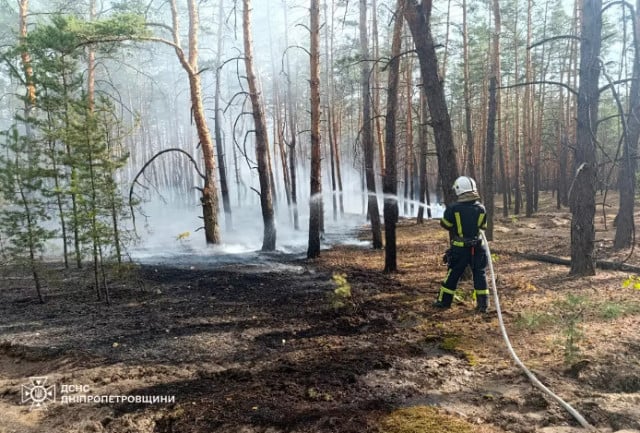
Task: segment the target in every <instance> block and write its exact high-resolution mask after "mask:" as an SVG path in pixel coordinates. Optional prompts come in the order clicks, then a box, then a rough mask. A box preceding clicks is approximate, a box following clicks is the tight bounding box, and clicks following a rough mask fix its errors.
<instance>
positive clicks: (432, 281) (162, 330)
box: [0, 197, 640, 433]
mask: <svg viewBox="0 0 640 433" xmlns="http://www.w3.org/2000/svg"><path fill="white" fill-rule="evenodd" d="M546 200H547V202H545V201H543V202H542V209H541V211H540V212H539V213H538V214H537V215H536V216H535V217H533V218H522V217H517V218H515V217H513V218H506V219H498V220H497V221H496V229H495V240H494V241H493V242H492V243H491V247H492V249H493V251H492V252H493V258H494V261H495V267H496V273H497V286H498V292H499V294H500V299H501V305H502V308H503V310H504V320H505V323H506V327H507V330H508V332H509V335H510V337H511V342H512V344H513V347H514V348H515V350H516V351H517V353H518V355H519V357H520V359H522V361H523V362H524V363H525V364H526V365H527V366H528V367H529V368H531V369H532V371H533V372H534V373H535V374H536V375H537V376H538V378H539V379H540V380H541V381H542V382H543V383H545V385H547V386H549V387H550V388H551V389H552V390H553V391H554V392H555V393H556V394H558V395H560V396H561V397H562V398H564V399H565V400H566V401H568V402H569V403H570V404H571V405H572V406H573V407H574V408H576V409H577V410H578V411H579V412H580V413H581V414H582V415H583V416H584V417H585V418H586V419H587V420H588V421H589V422H590V423H591V424H593V425H595V426H596V427H597V428H598V430H599V431H603V432H612V431H619V430H623V429H627V430H633V429H636V430H640V334H639V333H638V329H640V291H639V290H634V289H633V288H632V287H623V283H624V281H625V280H627V279H628V278H629V277H630V275H631V274H629V273H627V272H619V271H602V270H599V271H598V274H597V275H596V276H594V277H585V278H572V277H569V276H568V268H567V267H565V266H562V265H553V264H547V263H542V262H538V261H531V260H527V259H524V258H523V257H522V255H520V254H519V253H526V252H536V253H545V254H552V255H555V256H561V257H566V256H568V254H569V222H570V220H569V214H568V212H567V211H566V210H563V211H556V210H555V209H554V208H553V207H552V206H551V205H550V203H551V201H552V200H551V198H550V197H546ZM609 200H610V203H609V204H611V206H610V207H607V208H605V209H606V211H607V213H608V215H607V220H606V221H605V219H604V217H603V216H602V215H601V214H598V217H597V224H598V226H597V239H598V243H597V248H598V249H597V252H598V257H599V258H601V259H606V260H620V259H622V258H625V256H627V255H628V254H629V253H630V251H628V250H627V251H622V252H614V251H612V249H611V240H612V239H613V233H614V231H613V230H614V228H613V227H612V220H613V215H615V203H616V202H615V197H610V198H609ZM545 203H547V205H546V207H545ZM638 220H639V222H640V216H639V217H638ZM605 222H606V223H607V225H606V227H605ZM398 235H399V244H398V245H399V247H398V251H399V265H400V269H401V270H400V272H399V273H397V274H384V273H382V272H381V269H382V268H383V263H384V252H383V251H375V250H371V249H368V248H363V247H356V246H340V247H335V248H333V249H332V250H330V251H323V254H322V257H321V258H320V259H318V260H313V261H306V260H296V259H294V258H291V257H289V256H281V257H278V260H279V261H280V262H281V264H282V266H271V267H269V266H262V267H256V266H252V265H250V264H247V265H237V266H226V267H225V268H224V269H215V270H211V269H210V270H207V269H203V268H201V267H198V266H194V267H183V268H172V267H168V266H130V267H128V268H127V269H125V270H121V271H119V272H111V274H110V278H109V286H110V288H111V292H112V301H113V302H112V305H110V306H106V305H105V304H104V303H102V302H98V301H97V300H96V295H95V291H94V289H93V288H92V283H91V281H92V279H91V277H90V275H88V274H87V272H86V271H78V270H73V271H65V270H63V269H61V268H59V267H57V266H56V265H51V266H50V267H49V268H48V269H47V270H46V281H47V287H46V288H45V296H46V298H47V302H46V303H45V304H39V303H37V302H36V301H35V296H34V293H33V292H34V289H33V288H32V283H31V282H30V280H29V279H28V278H26V277H24V276H23V275H21V274H20V273H19V272H18V271H17V270H16V269H15V268H8V267H5V268H3V270H2V275H1V276H0V433H9V432H16V433H17V432H20V433H32V432H47V433H48V432H110V433H116V432H117V433H125V432H131V433H133V432H144V433H151V432H157V433H169V432H185V433H187V432H188V433H192V432H193V433H195V432H198V433H200V432H225V433H226V432H228V433H237V432H244V433H250V432H251V433H252V432H264V433H266V432H269V433H280V432H296V433H297V432H345V433H348V432H354V433H355V432H380V433H410V432H422V431H429V432H435V433H438V432H481V433H482V432H495V433H497V432H515V433H519V432H546V433H553V432H556V433H560V432H564V433H568V432H573V431H580V430H581V429H580V428H579V425H578V424H577V423H576V422H575V420H573V419H572V417H571V416H570V415H569V414H568V413H567V412H566V411H565V410H564V409H563V408H562V407H561V406H560V405H559V404H558V403H556V402H555V401H553V400H552V399H550V398H549V397H547V396H546V395H544V394H543V393H542V392H541V391H539V390H538V389H537V388H535V387H533V386H532V385H531V384H530V382H529V381H528V379H527V378H526V377H525V376H524V374H522V372H521V371H520V370H519V369H518V368H517V367H515V365H514V363H513V362H512V360H511V358H510V356H509V354H508V352H507V350H506V348H505V344H504V342H503V340H502V337H501V333H500V330H499V327H498V318H497V315H496V313H495V309H494V308H492V313H490V314H488V315H487V316H478V315H475V314H474V313H473V306H472V303H471V301H470V300H469V297H470V291H471V283H470V281H463V282H462V283H461V287H460V294H461V299H460V303H458V304H457V305H455V306H454V308H452V309H451V310H448V311H436V310H434V309H433V308H432V307H431V306H430V304H431V301H432V300H433V299H434V298H435V296H436V294H437V292H438V289H439V284H440V281H441V280H442V278H443V276H444V273H445V271H446V268H445V267H443V266H442V265H441V264H440V257H441V255H442V253H443V251H444V249H445V248H446V240H445V235H446V234H445V233H444V231H442V230H441V229H440V228H439V227H438V224H437V221H427V222H426V223H425V224H423V225H416V224H415V222H413V221H408V220H407V221H402V222H401V224H400V227H399V232H398ZM363 236H366V232H364V234H363ZM639 257H640V256H639V255H638V252H637V251H634V252H633V253H632V254H631V257H630V258H629V259H628V260H627V263H630V264H634V265H636V266H638V265H640V258H639ZM273 260H274V258H273V256H271V257H269V261H273ZM334 275H344V276H345V278H346V281H347V282H348V284H349V285H350V287H351V296H346V295H345V296H338V295H336V294H335V290H336V288H337V287H338V286H339V283H338V282H336V281H337V280H336V279H335V278H334ZM339 304H342V305H339ZM33 377H46V380H47V382H46V384H45V386H54V387H55V391H56V396H55V401H54V399H53V398H50V399H48V400H47V399H44V398H43V399H42V400H43V401H44V405H43V406H44V409H40V408H33V407H32V405H31V403H33V400H37V399H39V398H40V397H39V394H37V393H36V392H35V391H34V389H35V387H34V382H33V379H32V378H33ZM25 385H26V386H25ZM69 386H72V387H74V388H71V391H72V392H71V393H69V391H70V388H69ZM49 389H50V390H51V388H49ZM64 391H66V393H65V392H64ZM25 392H26V394H25ZM94 396H105V398H108V397H109V396H125V397H130V398H134V397H135V396H145V398H146V397H147V396H148V397H149V398H153V397H154V396H156V397H157V400H156V401H153V402H152V403H150V404H149V403H147V404H145V403H139V402H138V403H136V402H135V401H124V402H122V401H120V400H117V401H115V400H111V401H108V400H101V401H99V402H96V401H84V400H83V399H86V398H87V397H89V398H93V397H94ZM51 397H52V396H51ZM69 397H71V399H72V400H73V399H75V401H72V402H69V401H68V399H69ZM63 398H64V399H65V400H67V401H66V402H65V401H63ZM23 400H26V401H24V402H23ZM125 400H127V399H126V398H125Z"/></svg>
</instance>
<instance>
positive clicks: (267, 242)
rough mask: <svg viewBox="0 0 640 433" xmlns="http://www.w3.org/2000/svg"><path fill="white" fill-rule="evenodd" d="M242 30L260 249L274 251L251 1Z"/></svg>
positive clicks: (246, 5) (248, 0) (245, 2)
mask: <svg viewBox="0 0 640 433" xmlns="http://www.w3.org/2000/svg"><path fill="white" fill-rule="evenodd" d="M242 3H243V6H244V7H243V14H242V29H243V35H244V63H245V68H246V72H247V83H248V84H249V96H250V98H251V108H252V114H253V121H254V123H255V125H254V127H255V136H256V160H257V162H258V180H259V182H260V208H261V209H262V222H263V224H264V232H263V238H262V250H263V251H273V250H275V249H276V225H275V218H274V212H273V198H272V197H273V196H272V185H271V170H270V169H269V154H268V153H269V136H268V134H267V123H266V119H265V115H264V110H263V107H262V103H261V101H260V91H259V90H258V80H257V78H256V74H255V71H254V68H253V41H252V38H251V0H243V2H242Z"/></svg>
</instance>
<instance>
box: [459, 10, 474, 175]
mask: <svg viewBox="0 0 640 433" xmlns="http://www.w3.org/2000/svg"><path fill="white" fill-rule="evenodd" d="M462 56H463V58H462V62H463V73H464V82H463V93H464V96H463V98H464V126H465V138H466V141H465V142H466V145H467V146H466V147H467V148H466V153H467V158H466V161H467V164H466V167H465V171H466V173H465V174H466V175H467V176H471V177H473V178H474V179H475V177H476V165H475V149H474V140H473V129H472V123H471V90H470V89H469V86H470V85H471V80H470V78H469V37H468V29H467V0H462Z"/></svg>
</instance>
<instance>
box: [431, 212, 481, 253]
mask: <svg viewBox="0 0 640 433" xmlns="http://www.w3.org/2000/svg"><path fill="white" fill-rule="evenodd" d="M440 225H441V226H442V227H444V228H445V229H447V230H449V231H451V232H452V235H453V236H452V240H451V245H453V246H456V247H466V246H473V245H479V244H480V242H479V236H480V229H482V230H485V229H486V228H487V213H486V210H485V208H484V206H483V205H482V204H481V203H480V202H478V201H472V202H457V203H454V204H452V205H451V206H447V208H446V209H445V211H444V215H443V216H442V218H441V219H440Z"/></svg>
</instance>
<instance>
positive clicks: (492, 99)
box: [483, 0, 502, 240]
mask: <svg viewBox="0 0 640 433" xmlns="http://www.w3.org/2000/svg"><path fill="white" fill-rule="evenodd" d="M492 7H493V21H494V24H493V25H494V29H493V35H492V44H491V70H490V73H489V113H488V119H487V142H486V149H485V161H484V188H483V190H484V205H485V208H486V211H487V216H488V218H487V231H486V236H487V239H489V240H492V239H493V214H494V209H495V205H494V200H495V195H494V194H495V192H494V191H495V188H494V182H495V180H494V176H493V171H494V158H495V139H496V115H497V113H498V107H499V96H498V89H497V88H498V86H500V32H501V25H502V20H501V17H500V1H499V0H493V1H492Z"/></svg>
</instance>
